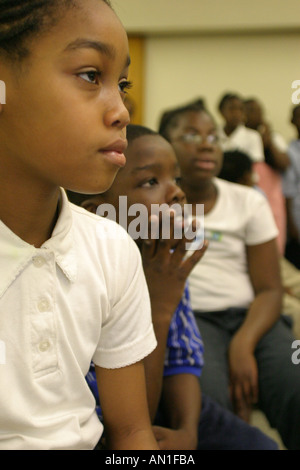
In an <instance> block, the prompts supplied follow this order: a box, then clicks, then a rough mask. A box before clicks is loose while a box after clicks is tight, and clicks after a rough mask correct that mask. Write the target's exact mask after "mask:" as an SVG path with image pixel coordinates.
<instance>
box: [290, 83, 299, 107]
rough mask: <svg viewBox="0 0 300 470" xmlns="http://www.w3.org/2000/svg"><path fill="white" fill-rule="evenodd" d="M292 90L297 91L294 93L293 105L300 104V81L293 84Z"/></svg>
mask: <svg viewBox="0 0 300 470" xmlns="http://www.w3.org/2000/svg"><path fill="white" fill-rule="evenodd" d="M292 88H293V89H296V91H294V92H293V93H292V103H293V104H299V103H300V80H294V81H293V82H292Z"/></svg>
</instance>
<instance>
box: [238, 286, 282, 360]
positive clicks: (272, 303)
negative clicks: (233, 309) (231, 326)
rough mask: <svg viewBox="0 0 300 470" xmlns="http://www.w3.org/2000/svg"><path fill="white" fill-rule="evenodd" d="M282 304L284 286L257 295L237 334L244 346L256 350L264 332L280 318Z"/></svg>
mask: <svg viewBox="0 0 300 470" xmlns="http://www.w3.org/2000/svg"><path fill="white" fill-rule="evenodd" d="M281 305H282V288H274V289H268V290H264V291H262V292H260V293H258V294H257V295H256V296H255V299H254V301H253V302H252V304H251V306H250V308H249V310H248V312H247V316H246V318H245V321H244V322H243V324H242V325H241V327H240V328H239V330H238V331H237V333H236V334H235V337H238V338H239V340H240V342H241V344H242V345H243V346H246V347H248V348H249V349H250V350H251V351H252V352H254V350H255V347H256V345H257V343H258V342H259V340H260V339H261V338H262V336H264V334H265V333H266V332H267V331H268V330H269V329H270V328H271V327H272V326H273V325H274V323H275V322H276V321H277V320H278V318H279V315H280V312H281Z"/></svg>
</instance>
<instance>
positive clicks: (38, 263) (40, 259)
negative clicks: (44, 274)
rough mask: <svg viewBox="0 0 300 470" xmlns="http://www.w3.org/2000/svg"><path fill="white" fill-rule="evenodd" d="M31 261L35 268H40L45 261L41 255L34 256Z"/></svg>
mask: <svg viewBox="0 0 300 470" xmlns="http://www.w3.org/2000/svg"><path fill="white" fill-rule="evenodd" d="M32 262H33V265H34V266H35V267H36V268H41V267H42V266H43V265H44V264H45V263H46V260H45V258H43V257H42V256H36V257H35V258H33V261H32Z"/></svg>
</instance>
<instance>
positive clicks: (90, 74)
mask: <svg viewBox="0 0 300 470" xmlns="http://www.w3.org/2000/svg"><path fill="white" fill-rule="evenodd" d="M77 3H78V5H79V7H80V8H75V9H72V8H71V9H69V10H67V11H66V13H65V15H64V17H63V18H62V19H61V20H60V22H59V23H58V24H57V25H56V26H54V27H53V29H52V30H51V32H49V33H45V34H44V35H41V36H40V37H39V38H38V40H37V38H35V40H34V41H32V44H31V46H30V50H31V54H30V56H29V57H28V58H27V59H25V62H24V64H22V68H21V70H20V71H16V70H15V69H14V67H13V66H11V65H10V64H9V63H2V62H1V74H2V76H1V79H2V80H4V81H5V83H6V105H4V106H3V108H2V112H1V114H0V124H1V125H0V152H1V157H2V161H4V159H5V161H4V165H5V166H6V167H7V168H11V171H12V172H14V173H13V174H14V175H15V179H17V176H18V175H19V179H20V181H19V183H17V180H16V184H24V180H26V179H27V180H28V181H29V182H30V183H31V184H33V185H39V187H42V188H52V187H57V186H62V187H65V188H67V189H70V190H74V191H78V192H84V193H99V192H102V191H105V190H106V189H107V188H108V187H109V186H110V185H111V183H112V182H113V180H114V177H115V175H116V173H117V171H118V170H119V168H120V167H122V166H124V164H125V157H124V155H123V152H124V150H125V148H126V144H127V142H126V130H125V129H126V125H127V124H128V122H129V115H128V111H127V109H126V107H125V106H124V103H123V100H124V97H125V92H124V88H125V89H126V85H127V75H128V65H129V51H128V40H127V36H126V33H125V30H124V28H123V26H122V25H121V23H120V22H119V20H118V18H117V17H116V15H115V13H114V12H113V11H112V10H111V9H110V8H109V7H108V5H106V4H105V3H104V2H102V1H99V0H85V1H82V0H79V1H78V2H77Z"/></svg>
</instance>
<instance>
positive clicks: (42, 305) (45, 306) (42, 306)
mask: <svg viewBox="0 0 300 470" xmlns="http://www.w3.org/2000/svg"><path fill="white" fill-rule="evenodd" d="M38 309H39V311H40V312H47V311H48V310H50V303H49V302H48V300H47V299H41V300H40V301H39V302H38Z"/></svg>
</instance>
